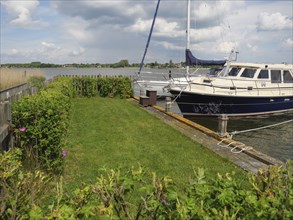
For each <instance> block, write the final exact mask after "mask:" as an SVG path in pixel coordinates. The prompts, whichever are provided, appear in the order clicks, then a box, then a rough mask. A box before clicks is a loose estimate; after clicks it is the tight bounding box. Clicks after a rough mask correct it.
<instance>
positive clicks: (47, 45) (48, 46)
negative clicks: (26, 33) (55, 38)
mask: <svg viewBox="0 0 293 220" xmlns="http://www.w3.org/2000/svg"><path fill="white" fill-rule="evenodd" d="M41 45H42V46H43V48H44V49H45V50H59V49H60V47H57V46H56V45H55V44H53V43H48V42H45V41H43V42H42V43H41Z"/></svg>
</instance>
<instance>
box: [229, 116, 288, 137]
mask: <svg viewBox="0 0 293 220" xmlns="http://www.w3.org/2000/svg"><path fill="white" fill-rule="evenodd" d="M289 122H293V119H290V120H287V121H283V122H279V123H276V124H272V125H266V126H263V127H258V128H252V129H247V130H243V131H233V132H231V135H232V136H233V135H235V134H240V133H246V132H250V131H257V130H261V129H265V128H271V127H275V126H279V125H282V124H286V123H289Z"/></svg>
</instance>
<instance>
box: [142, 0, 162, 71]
mask: <svg viewBox="0 0 293 220" xmlns="http://www.w3.org/2000/svg"><path fill="white" fill-rule="evenodd" d="M160 1H161V0H158V3H157V7H156V11H155V14H154V18H153V23H152V26H151V30H150V33H149V37H148V41H147V44H146V47H145V51H144V54H143V57H142V60H141V62H140V66H139V71H138V74H140V72H141V69H142V67H143V64H144V58H145V55H146V53H147V51H148V48H149V44H150V41H151V37H152V33H153V29H154V26H155V22H156V18H157V13H158V10H159V5H160Z"/></svg>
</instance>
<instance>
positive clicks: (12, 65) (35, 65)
mask: <svg viewBox="0 0 293 220" xmlns="http://www.w3.org/2000/svg"><path fill="white" fill-rule="evenodd" d="M144 66H145V67H148V68H178V67H182V66H184V62H180V63H173V61H172V60H170V61H169V62H167V63H158V62H157V61H155V62H151V63H146V64H144ZM1 67H3V68H60V67H74V68H124V67H136V68H139V67H140V63H132V64H130V63H129V62H128V60H126V59H123V60H120V61H119V62H117V63H108V64H101V63H70V64H52V63H41V62H31V63H7V64H1Z"/></svg>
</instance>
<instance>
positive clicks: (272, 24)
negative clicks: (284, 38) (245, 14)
mask: <svg viewBox="0 0 293 220" xmlns="http://www.w3.org/2000/svg"><path fill="white" fill-rule="evenodd" d="M292 22H293V20H292V17H291V18H289V17H287V16H285V15H282V14H281V13H279V12H276V13H272V14H269V13H267V12H262V13H260V14H259V16H258V21H257V26H258V29H259V30H261V31H275V30H285V29H292V28H293V27H292V25H293V24H292Z"/></svg>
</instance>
